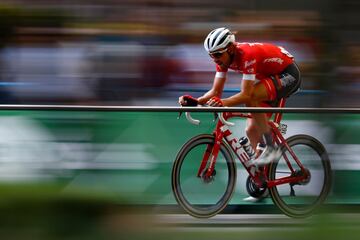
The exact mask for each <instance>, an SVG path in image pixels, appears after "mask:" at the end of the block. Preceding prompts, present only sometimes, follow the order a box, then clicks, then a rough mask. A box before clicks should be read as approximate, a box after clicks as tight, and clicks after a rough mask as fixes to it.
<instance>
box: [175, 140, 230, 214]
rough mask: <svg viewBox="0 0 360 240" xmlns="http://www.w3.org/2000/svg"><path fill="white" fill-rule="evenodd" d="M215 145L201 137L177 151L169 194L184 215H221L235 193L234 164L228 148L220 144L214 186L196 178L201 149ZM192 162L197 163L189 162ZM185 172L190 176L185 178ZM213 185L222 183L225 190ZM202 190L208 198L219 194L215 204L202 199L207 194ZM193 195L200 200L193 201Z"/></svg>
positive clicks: (190, 141) (223, 143) (204, 198)
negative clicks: (171, 194)
mask: <svg viewBox="0 0 360 240" xmlns="http://www.w3.org/2000/svg"><path fill="white" fill-rule="evenodd" d="M214 141H215V140H214V136H213V135H210V134H201V135H198V136H195V137H193V138H192V139H190V140H189V141H188V142H186V143H185V144H184V145H183V147H182V148H181V149H180V151H179V153H178V154H177V156H176V159H175V161H174V164H173V169H172V190H173V193H174V196H175V199H176V201H177V202H178V203H179V205H180V206H181V207H182V208H183V209H184V210H185V211H186V212H187V213H189V214H190V215H191V216H194V217H197V218H210V217H212V216H215V215H216V214H218V213H219V212H221V211H222V210H223V209H224V208H225V207H226V205H227V203H228V202H229V201H230V199H231V197H232V194H233V192H234V189H235V184H236V164H235V162H234V159H233V156H232V154H231V152H230V150H229V147H228V145H227V144H226V143H225V142H224V141H223V142H222V144H221V147H220V151H219V154H218V158H217V160H216V165H215V170H216V176H215V177H214V179H215V180H214V182H210V183H204V182H201V181H203V180H202V179H201V178H199V177H197V171H198V168H199V166H200V163H201V160H202V154H203V153H204V151H205V150H204V149H205V148H204V147H207V145H209V144H214ZM200 156H201V157H200ZM198 158H199V159H198ZM193 160H196V161H195V162H191V161H193ZM185 161H186V162H185ZM224 163H226V164H224ZM187 166H188V167H187ZM187 172H191V174H188V175H186V174H187ZM190 181H193V182H190ZM215 181H217V183H219V182H220V183H224V184H225V186H226V187H225V189H222V188H224V187H223V186H218V185H217V183H216V184H215ZM204 184H205V185H204ZM206 184H208V185H206ZM211 184H214V185H211ZM199 185H200V186H199ZM196 186H199V190H197V189H195V187H196ZM211 187H213V188H214V189H212V188H211ZM208 188H210V189H208ZM187 189H190V190H189V192H190V194H188V193H187V192H186V191H187ZM205 190H208V191H207V192H208V194H215V192H219V199H217V197H215V198H214V199H215V201H214V202H211V200H212V199H209V198H207V196H205V195H206V194H204V195H202V194H203V193H205V192H206V191H205ZM217 190H219V191H217ZM192 195H197V196H198V198H199V199H200V200H198V199H197V200H195V198H194V197H193V196H192ZM192 201H194V202H192Z"/></svg>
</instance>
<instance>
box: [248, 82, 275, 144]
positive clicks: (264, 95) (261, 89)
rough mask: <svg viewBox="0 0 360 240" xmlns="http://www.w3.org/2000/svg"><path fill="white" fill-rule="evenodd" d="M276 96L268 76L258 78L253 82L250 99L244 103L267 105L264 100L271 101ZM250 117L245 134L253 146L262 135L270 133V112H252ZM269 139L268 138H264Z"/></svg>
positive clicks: (253, 105) (258, 105)
mask: <svg viewBox="0 0 360 240" xmlns="http://www.w3.org/2000/svg"><path fill="white" fill-rule="evenodd" d="M275 98H276V89H275V87H274V85H273V83H272V81H271V79H270V78H265V79H262V80H260V81H259V82H258V83H256V84H255V87H254V91H253V95H252V101H251V102H250V103H248V104H246V106H247V107H268V106H269V105H267V104H265V103H264V102H266V101H272V100H274V99H275ZM251 115H252V118H250V119H249V120H248V122H247V130H246V132H247V135H248V137H249V139H250V142H251V144H252V146H253V147H256V145H257V144H258V143H259V142H260V141H261V138H262V136H263V135H270V136H271V134H270V127H269V125H268V124H267V122H268V119H269V118H270V117H271V115H272V113H268V114H265V113H252V114H251ZM265 138H268V137H265ZM265 141H269V139H265Z"/></svg>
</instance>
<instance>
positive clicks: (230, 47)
mask: <svg viewBox="0 0 360 240" xmlns="http://www.w3.org/2000/svg"><path fill="white" fill-rule="evenodd" d="M234 51H235V45H234V44H233V43H229V46H228V53H229V54H233V53H234Z"/></svg>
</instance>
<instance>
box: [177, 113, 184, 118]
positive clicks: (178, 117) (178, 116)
mask: <svg viewBox="0 0 360 240" xmlns="http://www.w3.org/2000/svg"><path fill="white" fill-rule="evenodd" d="M182 114H183V112H179V116H178V117H177V119H178V120H179V119H180V117H181V115H182Z"/></svg>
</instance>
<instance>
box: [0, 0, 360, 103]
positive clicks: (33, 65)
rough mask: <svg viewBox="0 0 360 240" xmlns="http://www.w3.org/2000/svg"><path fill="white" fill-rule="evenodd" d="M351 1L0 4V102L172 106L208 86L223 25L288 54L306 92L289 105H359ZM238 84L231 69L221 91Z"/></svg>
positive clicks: (19, 0) (240, 37)
mask: <svg viewBox="0 0 360 240" xmlns="http://www.w3.org/2000/svg"><path fill="white" fill-rule="evenodd" d="M359 5H360V4H359V3H358V1H356V0H342V1H340V0H331V1H326V0H319V1H316V2H314V1H310V0H303V1H295V2H294V1H289V2H285V3H284V1H257V0H247V1H234V0H223V1H215V0H208V1H206V2H204V1H200V0H191V1H188V0H137V1H131V0H106V1H104V0H103V1H99V0H92V1H83V0H72V1H68V0H63V1H54V0H26V1H25V0H11V1H10V0H9V1H2V4H1V5H0V18H1V19H0V30H1V31H0V32H1V34H0V41H1V44H0V103H2V104H12V103H21V104H92V105H176V102H177V96H179V95H180V94H183V93H191V94H194V95H196V94H197V93H198V92H201V91H205V90H206V89H208V88H209V87H210V86H211V84H212V79H213V77H214V71H215V67H214V65H213V63H212V62H211V60H210V59H209V57H208V56H207V54H206V52H205V51H204V50H203V46H202V44H203V39H204V37H205V36H206V35H207V33H208V32H209V31H210V30H212V29H213V28H216V27H220V26H226V27H229V28H230V29H231V30H232V31H234V32H236V38H237V41H239V42H245V41H249V42H273V43H276V44H279V45H281V46H283V47H285V48H286V49H287V50H288V51H289V52H291V53H292V54H293V55H294V56H295V58H296V61H297V63H298V64H299V65H300V68H301V71H302V77H303V86H302V88H303V89H304V90H308V91H314V93H313V94H312V95H311V96H310V95H309V94H304V95H303V96H302V97H301V96H300V97H298V98H296V102H294V103H293V104H294V105H300V106H302V105H306V106H338V107H358V106H359V105H360V100H359V98H357V96H358V94H359V93H360V81H359V80H360V67H359V66H360V44H359V39H360V28H359V24H360V21H359V15H358V14H357V9H359ZM240 79H241V77H240V76H238V75H237V74H235V73H231V74H230V75H229V80H228V83H227V85H226V88H229V89H237V88H239V87H240ZM193 91H195V92H193ZM196 91H198V92H196ZM329 97H330V98H329ZM304 99H306V100H307V101H304ZM329 99H333V100H332V101H329Z"/></svg>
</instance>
